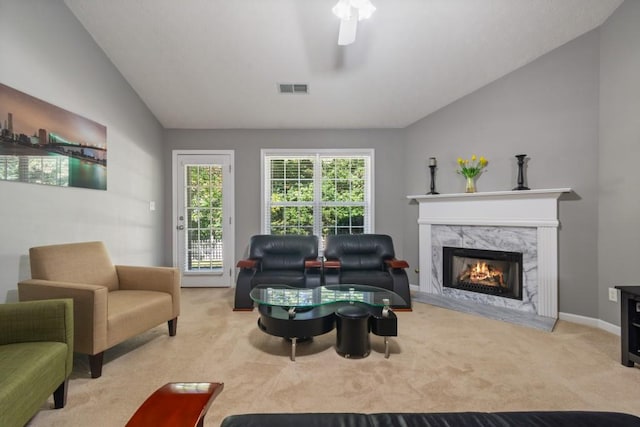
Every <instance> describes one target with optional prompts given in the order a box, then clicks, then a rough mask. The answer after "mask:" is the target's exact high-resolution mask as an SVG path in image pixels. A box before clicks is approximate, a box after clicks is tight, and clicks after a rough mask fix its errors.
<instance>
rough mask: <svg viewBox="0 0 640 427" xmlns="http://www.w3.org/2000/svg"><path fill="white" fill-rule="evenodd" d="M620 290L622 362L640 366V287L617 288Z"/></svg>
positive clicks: (627, 364)
mask: <svg viewBox="0 0 640 427" xmlns="http://www.w3.org/2000/svg"><path fill="white" fill-rule="evenodd" d="M616 289H620V324H621V325H620V342H621V344H622V354H621V362H622V364H623V365H625V366H634V363H638V364H640V286H616Z"/></svg>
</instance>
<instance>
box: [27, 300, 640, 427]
mask: <svg viewBox="0 0 640 427" xmlns="http://www.w3.org/2000/svg"><path fill="white" fill-rule="evenodd" d="M182 301H183V303H182V315H181V316H180V318H179V322H178V333H177V335H176V336H175V337H169V336H168V334H167V328H166V325H162V326H159V327H157V328H154V329H152V330H150V331H148V332H146V333H144V334H142V335H140V336H138V337H136V338H134V339H131V340H129V341H127V342H126V343H123V344H121V345H119V346H117V347H115V348H113V349H111V350H109V351H107V353H106V354H105V365H104V369H103V375H102V377H101V378H99V379H91V378H90V377H89V373H88V371H89V369H88V363H87V361H86V356H83V355H76V358H75V367H74V373H73V375H72V377H71V381H70V383H69V394H68V401H67V406H66V407H65V408H64V409H60V410H53V409H48V407H49V405H50V404H52V400H51V402H49V404H48V405H47V406H46V407H43V409H42V410H41V411H40V412H39V413H38V414H37V415H36V416H35V417H34V418H33V420H31V422H30V424H29V426H30V427H40V426H47V427H50V426H65V427H68V426H109V427H110V426H123V425H124V424H125V423H126V422H127V420H128V419H129V417H130V416H131V415H132V414H133V413H134V412H135V410H136V409H137V408H138V406H139V405H140V404H141V403H142V402H143V401H144V400H145V398H146V397H147V396H148V395H150V394H151V393H153V391H154V390H156V389H157V388H158V387H160V386H162V385H163V384H165V383H167V382H176V381H212V382H224V383H225V388H224V390H223V392H222V394H221V395H220V396H218V398H217V399H216V401H215V402H214V403H213V405H212V407H211V408H210V409H209V412H208V414H207V416H206V418H205V426H218V425H219V424H220V422H221V420H222V418H223V417H225V416H227V415H230V414H237V413H250V412H343V411H346V412H385V411H394V412H441V411H456V412H459V411H516V410H569V409H571V410H603V411H619V412H628V413H633V414H636V415H640V405H639V404H638V399H639V398H640V369H639V368H637V367H635V368H627V367H624V366H622V365H621V364H620V339H619V337H617V336H615V335H612V334H609V333H607V332H604V331H601V330H598V329H594V328H589V327H586V326H581V325H576V324H573V323H569V322H564V321H559V322H558V324H557V325H556V328H555V330H554V332H551V333H550V332H544V331H540V330H536V329H531V328H527V327H523V326H518V325H514V324H510V323H505V322H502V321H499V320H492V319H486V318H483V317H478V316H475V315H471V314H465V313H460V312H457V311H452V310H447V309H443V308H439V307H435V306H432V305H428V304H423V303H415V304H414V310H413V312H400V313H398V318H399V324H398V325H399V326H398V328H399V336H398V337H395V338H392V339H391V357H390V358H389V359H385V358H384V346H383V339H382V338H381V337H376V336H373V335H372V336H371V341H372V353H371V355H370V356H369V357H367V358H365V359H344V358H341V357H340V356H338V355H337V354H336V353H335V350H334V348H333V345H334V341H335V331H333V332H330V333H328V334H326V335H323V336H320V337H316V338H315V339H314V340H313V342H310V343H301V344H299V345H298V357H297V360H296V362H291V361H290V360H289V357H288V356H289V343H288V342H286V341H284V340H282V339H280V338H277V337H272V336H270V335H266V334H264V333H263V332H261V331H260V330H258V327H257V326H256V320H257V318H258V313H257V310H254V311H253V312H233V311H232V305H233V290H232V289H184V290H183V299H182Z"/></svg>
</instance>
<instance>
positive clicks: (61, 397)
mask: <svg viewBox="0 0 640 427" xmlns="http://www.w3.org/2000/svg"><path fill="white" fill-rule="evenodd" d="M68 384H69V380H68V379H65V380H64V381H63V382H62V384H60V385H59V386H58V388H57V389H56V390H55V391H54V392H53V407H54V408H55V409H60V408H64V405H66V404H67V389H68V387H67V385H68Z"/></svg>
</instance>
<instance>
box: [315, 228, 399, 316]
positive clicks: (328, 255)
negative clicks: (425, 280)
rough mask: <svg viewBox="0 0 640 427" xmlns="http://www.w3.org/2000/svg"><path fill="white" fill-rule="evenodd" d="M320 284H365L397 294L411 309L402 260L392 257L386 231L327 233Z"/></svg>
mask: <svg viewBox="0 0 640 427" xmlns="http://www.w3.org/2000/svg"><path fill="white" fill-rule="evenodd" d="M324 258H325V261H324V283H325V284H326V285H331V284H355V285H369V286H375V287H378V288H384V289H388V290H390V291H393V292H395V293H397V294H398V295H400V296H401V297H402V298H403V299H404V300H405V302H406V303H407V304H406V305H405V306H394V308H407V309H408V308H411V295H410V293H409V278H408V277H407V273H406V271H405V268H407V267H409V264H408V263H407V262H406V261H403V260H398V259H396V258H395V252H394V250H393V240H392V239H391V236H388V235H386V234H338V235H331V236H327V240H326V244H325V249H324Z"/></svg>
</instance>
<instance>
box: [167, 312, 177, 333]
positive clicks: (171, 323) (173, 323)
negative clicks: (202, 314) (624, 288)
mask: <svg viewBox="0 0 640 427" xmlns="http://www.w3.org/2000/svg"><path fill="white" fill-rule="evenodd" d="M167 325H168V326H169V336H171V337H174V336H175V335H176V331H177V329H178V318H177V317H174V318H173V319H171V320H169V321H168V322H167Z"/></svg>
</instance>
